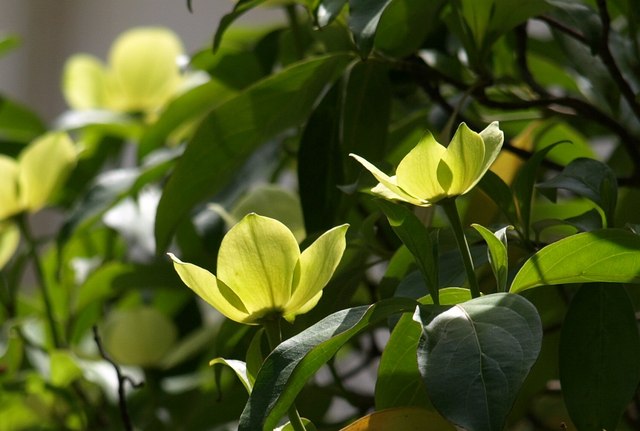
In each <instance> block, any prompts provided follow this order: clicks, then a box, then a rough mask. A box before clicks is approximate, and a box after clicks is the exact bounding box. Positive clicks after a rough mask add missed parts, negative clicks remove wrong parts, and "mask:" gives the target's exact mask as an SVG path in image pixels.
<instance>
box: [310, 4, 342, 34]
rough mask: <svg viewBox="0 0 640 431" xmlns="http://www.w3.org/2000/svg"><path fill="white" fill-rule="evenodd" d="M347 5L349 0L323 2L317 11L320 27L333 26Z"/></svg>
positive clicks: (317, 20)
mask: <svg viewBox="0 0 640 431" xmlns="http://www.w3.org/2000/svg"><path fill="white" fill-rule="evenodd" d="M346 4H347V0H322V1H321V2H320V4H319V5H318V7H317V8H316V10H315V16H316V22H317V23H318V26H319V27H325V26H327V25H329V24H331V22H332V21H333V20H334V19H336V17H337V16H338V15H340V11H342V9H343V8H344V5H346Z"/></svg>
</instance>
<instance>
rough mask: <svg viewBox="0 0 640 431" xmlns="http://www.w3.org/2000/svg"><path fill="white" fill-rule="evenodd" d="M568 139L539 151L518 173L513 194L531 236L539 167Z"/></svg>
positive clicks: (527, 235)
mask: <svg viewBox="0 0 640 431" xmlns="http://www.w3.org/2000/svg"><path fill="white" fill-rule="evenodd" d="M566 142H568V141H560V142H556V143H554V144H552V145H549V146H548V147H545V148H543V149H541V150H540V151H537V152H536V153H535V154H534V155H533V156H532V157H531V158H530V159H529V160H527V162H526V163H525V164H524V165H523V166H522V168H520V170H519V171H518V175H517V176H516V178H515V180H514V182H513V186H512V187H513V194H514V197H515V199H516V203H517V210H518V216H519V219H520V225H521V226H522V229H524V232H523V233H524V234H525V236H526V237H527V238H528V237H529V224H530V222H531V201H532V199H533V185H534V183H535V182H536V176H537V174H538V168H539V167H540V164H541V163H542V162H543V160H544V159H545V157H546V156H547V154H548V153H549V151H551V150H553V149H554V148H555V147H556V146H558V145H560V144H563V143H566Z"/></svg>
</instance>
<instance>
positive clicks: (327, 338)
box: [238, 298, 416, 431]
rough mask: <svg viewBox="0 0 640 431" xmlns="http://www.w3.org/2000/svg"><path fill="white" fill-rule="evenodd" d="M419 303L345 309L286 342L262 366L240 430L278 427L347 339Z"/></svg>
mask: <svg viewBox="0 0 640 431" xmlns="http://www.w3.org/2000/svg"><path fill="white" fill-rule="evenodd" d="M415 307H416V302H415V301H412V300H408V299H403V298H393V299H388V300H383V301H380V302H378V303H376V304H373V305H370V306H360V307H354V308H349V309H346V310H341V311H338V312H336V313H333V314H331V315H329V316H327V317H326V318H324V319H323V320H321V321H320V322H318V323H316V324H315V325H313V326H311V327H310V328H308V329H306V330H305V331H303V332H301V333H299V334H298V335H296V336H295V337H293V338H290V339H288V340H286V341H284V342H283V343H281V344H280V345H279V346H278V347H276V349H275V350H274V351H273V352H272V353H271V354H270V355H269V356H268V357H267V359H266V360H265V362H264V364H263V365H262V368H261V369H260V372H259V373H258V376H257V378H256V381H255V385H254V387H253V392H252V393H251V396H250V397H249V401H248V402H247V405H246V406H245V409H244V411H243V412H242V416H241V417H240V424H239V428H238V429H239V430H240V431H249V430H252V431H253V430H271V429H273V428H275V426H276V425H277V423H278V421H279V420H280V418H282V416H284V414H285V413H286V411H287V409H288V408H289V406H290V405H291V404H292V403H293V401H294V399H295V397H296V395H297V394H298V393H299V392H300V390H301V389H302V387H303V386H304V385H305V383H306V382H307V380H308V379H309V378H310V377H311V376H312V375H313V374H314V373H315V372H316V371H317V370H318V369H320V367H322V365H324V364H325V363H326V362H327V361H328V360H329V359H331V357H332V356H333V355H334V354H335V353H336V352H337V351H338V350H339V349H340V348H341V347H342V346H343V345H344V344H345V343H346V342H348V341H349V340H350V339H351V338H353V337H354V336H355V335H357V334H358V333H360V332H361V331H362V330H364V329H366V328H368V327H371V326H372V325H374V324H375V323H377V322H379V321H381V320H383V319H386V318H387V317H389V316H391V315H392V314H395V313H401V312H410V311H413V310H414V309H415Z"/></svg>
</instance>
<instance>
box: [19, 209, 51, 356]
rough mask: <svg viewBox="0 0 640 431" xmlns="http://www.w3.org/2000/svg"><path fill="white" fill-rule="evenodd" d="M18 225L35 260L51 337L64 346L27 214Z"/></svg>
mask: <svg viewBox="0 0 640 431" xmlns="http://www.w3.org/2000/svg"><path fill="white" fill-rule="evenodd" d="M17 221H18V226H19V228H20V232H21V233H22V236H23V238H24V240H25V242H26V243H27V253H28V254H29V256H30V257H31V260H32V261H33V266H34V270H35V273H36V277H37V279H38V281H39V283H40V290H41V291H42V300H43V301H44V309H45V313H46V315H47V320H48V322H49V327H50V330H51V338H52V339H53V345H54V346H55V347H56V348H58V347H62V340H61V339H60V335H59V334H58V329H57V326H56V319H55V317H54V314H53V304H52V302H51V295H50V293H49V283H48V282H47V279H46V277H45V275H44V271H43V269H42V262H41V261H40V256H39V255H38V250H37V247H36V242H35V240H34V238H33V235H32V234H31V229H30V228H29V224H28V222H27V216H26V214H21V215H20V216H18V217H17Z"/></svg>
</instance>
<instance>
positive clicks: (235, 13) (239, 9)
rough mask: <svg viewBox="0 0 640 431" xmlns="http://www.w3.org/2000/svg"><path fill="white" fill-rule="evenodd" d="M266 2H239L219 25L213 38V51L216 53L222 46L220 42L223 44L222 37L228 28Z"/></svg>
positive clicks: (239, 0)
mask: <svg viewBox="0 0 640 431" xmlns="http://www.w3.org/2000/svg"><path fill="white" fill-rule="evenodd" d="M264 2H265V0H238V2H237V3H236V5H235V6H234V7H233V10H232V11H231V12H229V13H228V14H226V15H225V16H223V17H222V19H221V20H220V22H219V23H218V29H217V30H216V34H215V36H214V37H213V50H214V51H216V50H217V49H218V47H219V46H220V42H222V36H223V35H224V32H225V31H227V28H229V26H230V25H231V24H233V22H234V21H235V20H236V19H238V18H239V17H240V16H242V15H243V14H244V13H245V12H247V11H249V10H251V9H253V8H254V7H256V6H258V5H259V4H260V3H264Z"/></svg>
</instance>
